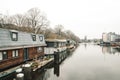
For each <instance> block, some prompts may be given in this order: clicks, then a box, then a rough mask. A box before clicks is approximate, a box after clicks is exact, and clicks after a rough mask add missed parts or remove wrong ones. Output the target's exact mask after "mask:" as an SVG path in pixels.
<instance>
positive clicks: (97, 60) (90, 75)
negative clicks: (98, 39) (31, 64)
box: [43, 44, 120, 80]
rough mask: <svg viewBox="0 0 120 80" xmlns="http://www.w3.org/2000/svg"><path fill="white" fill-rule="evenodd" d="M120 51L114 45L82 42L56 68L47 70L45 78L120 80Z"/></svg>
mask: <svg viewBox="0 0 120 80" xmlns="http://www.w3.org/2000/svg"><path fill="white" fill-rule="evenodd" d="M119 54H120V52H119V49H118V50H117V49H113V48H112V47H101V46H97V45H91V44H81V45H80V46H79V47H78V48H77V49H76V50H75V51H74V52H73V53H72V55H71V56H70V57H68V58H67V59H66V60H65V61H64V62H63V63H61V65H60V66H59V70H58V73H57V74H58V75H55V74H54V73H55V69H54V68H51V69H48V70H47V71H46V76H44V77H45V78H46V79H44V78H43V80H120V55H119Z"/></svg>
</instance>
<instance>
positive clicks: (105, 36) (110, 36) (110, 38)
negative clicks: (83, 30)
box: [102, 32, 120, 43]
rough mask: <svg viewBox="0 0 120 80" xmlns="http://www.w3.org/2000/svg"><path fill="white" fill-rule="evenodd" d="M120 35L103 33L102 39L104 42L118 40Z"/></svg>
mask: <svg viewBox="0 0 120 80" xmlns="http://www.w3.org/2000/svg"><path fill="white" fill-rule="evenodd" d="M118 36H119V35H117V34H115V33H112V32H109V33H103V34H102V40H103V42H108V43H110V42H116V40H117V41H118V40H119V39H120V37H118Z"/></svg>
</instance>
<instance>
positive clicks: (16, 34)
mask: <svg viewBox="0 0 120 80" xmlns="http://www.w3.org/2000/svg"><path fill="white" fill-rule="evenodd" d="M12 40H13V41H17V40H18V33H16V32H12Z"/></svg>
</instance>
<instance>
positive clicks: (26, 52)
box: [24, 48, 29, 61]
mask: <svg viewBox="0 0 120 80" xmlns="http://www.w3.org/2000/svg"><path fill="white" fill-rule="evenodd" d="M28 59H29V54H28V48H24V61H27V60H28Z"/></svg>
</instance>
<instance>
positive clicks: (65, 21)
mask: <svg viewBox="0 0 120 80" xmlns="http://www.w3.org/2000/svg"><path fill="white" fill-rule="evenodd" d="M33 7H38V8H39V9H41V11H43V12H45V13H46V14H47V18H48V19H49V20H50V22H51V27H54V25H57V24H62V25H63V26H64V27H65V29H69V30H71V31H73V32H74V33H75V34H76V35H78V36H79V37H80V38H84V36H86V35H87V36H88V38H101V35H102V33H103V32H116V33H117V34H120V0H0V13H2V14H8V13H9V15H11V14H16V13H25V12H26V11H28V10H29V9H30V8H33Z"/></svg>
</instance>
